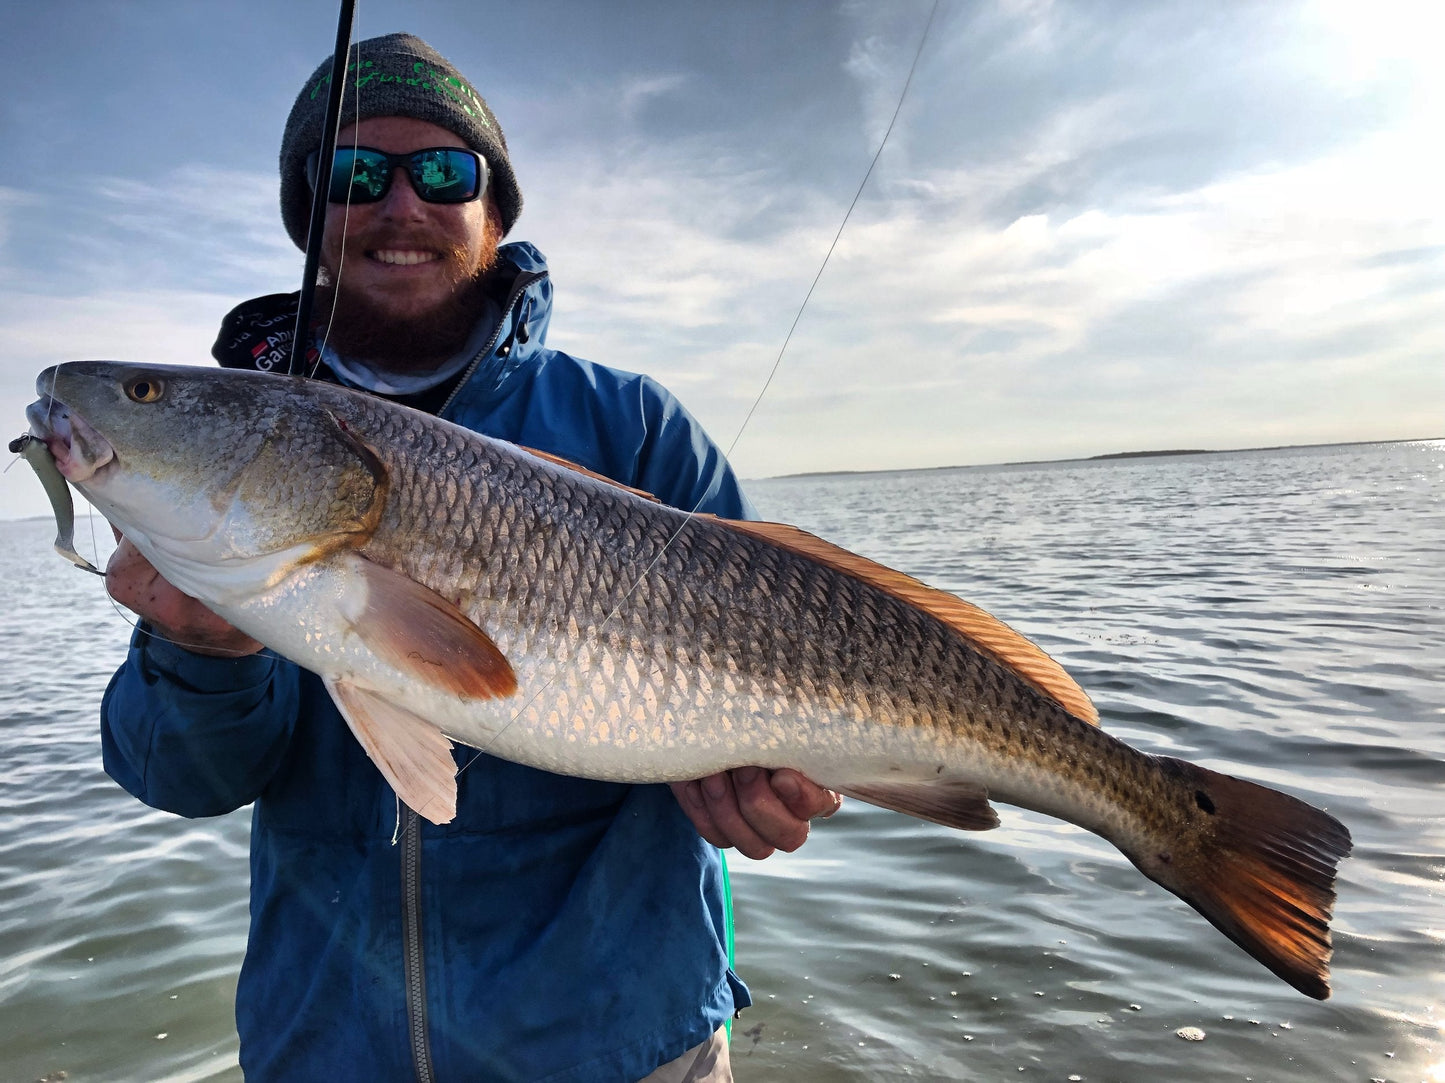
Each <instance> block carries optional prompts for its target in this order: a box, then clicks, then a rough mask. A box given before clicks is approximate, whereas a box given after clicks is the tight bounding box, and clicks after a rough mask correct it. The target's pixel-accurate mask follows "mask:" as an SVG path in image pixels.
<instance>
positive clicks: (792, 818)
mask: <svg viewBox="0 0 1445 1083" xmlns="http://www.w3.org/2000/svg"><path fill="white" fill-rule="evenodd" d="M732 781H733V787H734V790H735V791H736V794H737V803H738V808H739V810H740V811H741V812H742V815H743V819H744V820H745V821H746V822H747V824H748V826H749V827H751V828H752V829H753V831H754V832H755V833H756V834H757V836H758V837H759V838H761V839H763V840H764V841H765V842H766V843H767V844H768V845H769V846H772V847H776V848H777V849H779V850H783V851H786V852H787V853H792V852H793V851H794V850H796V849H797V848H798V847H799V846H801V845H803V843H805V842H807V841H808V817H806V816H797V815H795V814H794V813H793V812H792V810H791V809H789V808H788V806H787V805H785V804H784V803H783V802H782V801H781V800H780V799H779V797H778V794H777V792H776V791H775V790H774V789H773V787H772V785H771V772H768V771H764V770H762V769H760V768H757V767H740V768H738V769H737V770H736V771H734V772H733V773H732Z"/></svg>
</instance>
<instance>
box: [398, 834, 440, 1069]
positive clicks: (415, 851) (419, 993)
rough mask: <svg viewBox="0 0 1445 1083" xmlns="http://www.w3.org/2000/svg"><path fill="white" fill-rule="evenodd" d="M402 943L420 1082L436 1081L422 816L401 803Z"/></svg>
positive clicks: (413, 1057)
mask: <svg viewBox="0 0 1445 1083" xmlns="http://www.w3.org/2000/svg"><path fill="white" fill-rule="evenodd" d="M402 824H403V826H402V832H401V944H402V970H403V973H404V976H405V979H406V1023H407V1030H408V1032H409V1035H410V1038H411V1061H412V1066H413V1067H414V1068H415V1069H416V1078H417V1083H434V1081H435V1079H436V1076H435V1075H434V1074H433V1072H432V1063H431V1043H430V1041H429V1039H428V1037H427V1020H426V960H425V956H424V954H423V951H422V937H421V817H420V816H418V815H417V814H416V813H415V812H413V811H412V810H411V809H409V808H407V807H406V806H405V805H402Z"/></svg>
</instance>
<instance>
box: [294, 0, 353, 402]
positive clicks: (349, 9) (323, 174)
mask: <svg viewBox="0 0 1445 1083" xmlns="http://www.w3.org/2000/svg"><path fill="white" fill-rule="evenodd" d="M355 22H356V0H341V10H340V12H339V14H338V15H337V19H336V47H335V49H333V50H332V53H331V86H330V87H329V88H328V92H327V96H326V118H325V120H324V121H322V124H321V149H320V151H319V152H318V155H317V159H316V187H315V188H314V189H313V190H312V192H311V228H310V230H309V231H308V232H307V234H306V266H305V268H304V269H303V270H302V272H301V299H300V301H299V302H298V304H297V306H296V332H295V334H293V335H292V336H291V357H290V360H289V361H287V363H286V372H287V374H288V375H291V376H295V375H297V374H299V373H302V372H305V371H306V364H305V362H306V343H307V340H308V339H309V338H310V326H311V309H312V306H313V305H314V303H315V300H316V277H317V273H318V271H319V270H320V267H321V234H322V232H323V231H324V230H325V228H326V203H327V197H328V194H329V193H330V191H331V166H332V160H333V159H334V158H335V157H336V130H337V128H338V127H339V126H340V125H339V123H338V122H339V120H340V116H341V95H342V94H343V92H344V91H345V90H346V63H347V60H348V59H349V58H350V55H351V32H352V28H353V25H354V24H355Z"/></svg>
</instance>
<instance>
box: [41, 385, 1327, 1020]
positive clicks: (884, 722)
mask: <svg viewBox="0 0 1445 1083" xmlns="http://www.w3.org/2000/svg"><path fill="white" fill-rule="evenodd" d="M137 387H144V389H145V394H144V395H137V394H136V393H135V389H136V388H137ZM52 388H53V391H52V390H51V389H52ZM39 389H40V390H41V392H42V394H45V393H47V392H50V393H51V394H52V395H53V399H42V401H41V402H40V403H37V404H36V405H35V406H34V407H32V408H31V423H32V429H33V430H34V432H35V435H36V436H37V437H38V438H40V439H43V440H45V441H46V444H47V447H48V448H49V449H50V451H51V452H52V454H54V455H55V458H56V463H57V466H58V467H59V468H60V470H61V471H62V473H64V474H65V476H66V477H67V478H69V479H70V480H71V482H72V483H74V484H76V485H77V486H78V487H79V488H81V490H82V491H83V492H85V494H86V495H87V496H88V497H89V498H90V500H91V502H92V503H94V504H96V505H97V506H98V507H100V508H101V509H102V510H103V511H104V512H105V514H106V515H107V517H108V518H110V519H111V521H112V522H114V523H115V524H116V525H117V526H119V527H120V529H121V530H122V531H123V532H125V533H126V535H127V536H129V537H131V538H132V540H133V541H134V542H135V543H136V545H137V547H138V548H140V549H141V551H142V552H143V553H144V554H145V556H146V557H147V558H148V559H150V560H151V561H152V563H153V564H155V566H156V568H157V569H158V570H159V571H160V572H161V574H162V575H164V576H165V577H166V578H167V579H168V580H170V581H171V582H172V583H174V584H175V585H177V586H178V587H180V588H181V589H183V590H185V591H186V592H187V593H190V594H192V595H193V596H195V597H197V598H199V599H201V600H202V601H203V602H205V603H206V604H207V605H209V606H211V607H212V608H213V609H214V610H215V611H216V612H217V613H219V614H220V615H221V616H222V617H224V618H225V619H226V620H229V621H230V622H231V623H233V624H235V625H236V626H237V627H238V628H240V629H241V630H242V631H244V632H246V633H247V634H249V635H251V636H253V637H255V638H256V639H258V640H260V641H261V642H263V643H265V644H266V645H267V646H269V647H271V648H272V649H273V650H275V651H276V652H277V653H279V654H281V655H283V656H285V657H287V658H290V659H291V660H293V661H295V662H296V663H297V664H299V665H302V666H306V667H308V668H311V669H313V670H315V671H316V672H317V673H318V674H319V675H320V676H321V677H322V679H323V680H324V681H325V682H326V687H327V688H328V690H329V691H330V692H331V693H332V695H333V697H334V698H335V699H336V701H337V705H338V708H339V710H340V711H341V713H342V715H343V717H345V718H346V720H347V722H348V724H349V725H350V726H351V727H352V730H353V732H354V733H356V735H357V737H358V739H359V740H360V741H361V742H362V744H363V746H364V747H365V748H366V750H367V753H368V754H369V755H370V756H371V757H372V759H373V761H374V762H375V763H376V764H377V766H378V769H379V770H381V771H382V773H383V774H384V775H385V777H386V778H387V779H388V781H389V782H391V784H392V785H393V786H394V787H395V788H396V790H397V793H398V794H399V795H400V796H401V797H402V799H403V800H405V801H407V802H408V803H409V804H411V805H412V807H413V808H415V809H416V810H417V811H418V812H420V813H421V814H422V815H425V816H427V817H428V818H431V819H433V820H435V821H436V822H446V821H448V820H449V819H450V818H451V817H452V816H453V815H454V807H455V779H454V777H453V776H454V771H455V765H454V762H453V760H452V758H451V756H450V744H449V742H448V740H447V739H446V738H451V739H455V740H458V741H461V742H463V743H466V744H470V745H474V746H475V747H478V748H481V749H484V750H486V751H488V752H490V753H492V754H495V755H499V756H503V757H506V758H510V759H514V760H517V761H518V762H521V763H526V764H530V765H532V766H534V767H540V768H543V769H546V770H553V771H560V772H564V773H571V774H576V775H581V776H585V777H591V778H602V779H613V780H618V781H624V782H662V781H681V780H687V779H693V778H698V777H702V776H704V775H707V774H711V773H713V772H715V771H719V770H722V769H725V768H731V767H738V766H746V765H755V766H761V767H791V768H794V769H797V770H799V771H801V772H803V773H804V774H805V775H807V776H809V777H810V778H812V779H813V780H814V781H816V782H818V783H820V784H823V785H826V786H829V787H832V788H834V789H838V790H841V791H842V792H845V793H848V794H851V795H853V796H856V797H859V798H861V799H863V800H865V801H871V802H873V803H876V804H879V805H882V806H884V807H886V808H891V809H895V810H898V811H901V812H905V813H907V814H910V815H913V816H918V817H920V818H923V819H928V820H933V821H935V822H938V823H941V824H945V825H948V826H952V827H957V828H962V829H967V830H986V829H988V828H990V827H993V826H996V825H997V823H998V817H997V813H996V812H995V810H994V809H993V807H992V805H991V804H990V801H991V800H998V801H1004V802H1007V803H1010V804H1017V805H1020V806H1023V807H1026V808H1031V809H1035V810H1037V811H1040V812H1045V813H1048V814H1050V815H1054V816H1058V817H1060V818H1062V819H1065V820H1068V821H1070V822H1072V823H1075V824H1078V825H1080V826H1081V827H1084V828H1086V829H1088V830H1091V831H1094V832H1096V833H1098V834H1099V835H1101V836H1103V837H1104V838H1106V839H1108V840H1109V841H1110V842H1112V843H1113V844H1114V845H1115V846H1117V847H1118V848H1119V849H1120V850H1121V851H1122V852H1123V853H1124V855H1125V856H1126V857H1128V859H1129V860H1130V861H1131V862H1133V863H1134V865H1135V866H1136V867H1138V868H1139V869H1140V871H1142V872H1143V873H1144V874H1145V875H1146V876H1148V877H1149V878H1150V879H1152V880H1154V881H1156V882H1157V883H1159V884H1161V885H1163V886H1164V887H1166V888H1167V889H1168V890H1170V891H1172V892H1174V893H1175V894H1176V895H1178V896H1179V897H1180V898H1182V899H1184V900H1185V901H1186V902H1188V903H1189V904H1190V905H1191V906H1193V907H1194V908H1195V909H1197V910H1198V911H1199V912H1200V913H1201V914H1203V915H1204V916H1205V917H1206V918H1207V919H1208V920H1209V921H1210V922H1212V923H1213V924H1214V925H1215V926H1216V927H1217V928H1219V929H1220V930H1222V931H1223V932H1224V933H1225V934H1226V935H1228V936H1229V937H1230V938H1231V939H1233V940H1234V941H1235V942H1236V943H1238V944H1239V945H1240V946H1242V947H1243V948H1244V949H1245V950H1246V951H1248V952H1250V953H1251V954H1252V955H1254V956H1255V957H1256V958H1257V959H1259V960H1260V961H1261V962H1262V963H1264V965H1265V966H1267V967H1268V968H1269V969H1270V970H1272V971H1273V972H1274V973H1275V974H1277V975H1279V976H1280V977H1281V978H1283V979H1284V980H1286V981H1288V982H1289V983H1290V984H1292V985H1293V986H1295V988H1297V989H1299V990H1301V991H1302V992H1305V993H1307V994H1308V995H1310V996H1315V997H1324V996H1327V995H1328V993H1329V985H1328V963H1329V958H1330V953H1331V942H1330V933H1329V927H1328V921H1329V918H1330V914H1331V912H1332V908H1333V904H1334V875H1335V866H1336V864H1337V862H1338V861H1339V860H1340V859H1342V858H1343V857H1344V856H1345V855H1346V854H1347V853H1348V852H1349V849H1350V839H1349V834H1348V832H1347V831H1346V830H1345V828H1344V827H1343V826H1342V825H1341V824H1339V823H1338V821H1336V820H1335V819H1334V818H1333V817H1331V816H1329V815H1328V814H1327V813H1325V812H1323V811H1321V810H1318V809H1315V808H1312V807H1311V806H1309V805H1307V804H1305V803H1304V802H1302V801H1299V800H1297V799H1296V798H1293V797H1290V796H1288V795H1286V794H1283V793H1280V792H1278V791H1276V790H1272V789H1269V788H1267V787H1263V786H1259V785H1256V784H1254V783H1250V782H1247V781H1244V780H1242V779H1236V778H1232V777H1231V776H1228V775H1222V774H1219V773H1217V772H1212V771H1207V770H1205V769H1203V768H1201V767H1198V766H1197V765H1194V764H1191V763H1188V762H1186V761H1183V760H1176V759H1172V758H1169V757H1162V756H1153V755H1148V754H1146V753H1143V752H1140V751H1138V750H1136V749H1134V748H1131V747H1130V746H1128V745H1127V744H1125V743H1124V742H1122V741H1119V740H1117V739H1116V738H1114V737H1112V736H1110V735H1109V734H1107V733H1105V732H1104V731H1103V730H1101V729H1100V728H1099V727H1098V725H1097V721H1098V714H1097V711H1096V710H1095V708H1094V707H1093V705H1092V704H1091V703H1090V702H1089V700H1088V697H1087V696H1086V695H1085V694H1084V693H1083V691H1082V690H1081V689H1079V688H1078V686H1077V685H1076V684H1075V683H1074V682H1073V681H1072V679H1070V678H1069V677H1068V675H1067V674H1065V673H1064V672H1063V670H1062V669H1061V668H1060V667H1059V666H1058V664H1057V663H1056V662H1054V661H1053V660H1052V659H1050V658H1048V656H1047V655H1045V654H1043V652H1042V651H1040V650H1039V649H1038V648H1037V647H1035V646H1034V645H1033V644H1031V643H1029V642H1028V641H1027V640H1025V639H1024V638H1023V637H1022V636H1019V635H1018V634H1017V633H1016V632H1014V631H1012V630H1011V629H1009V628H1008V627H1007V626H1006V625H1003V624H1002V623H1000V622H998V621H997V620H995V619H994V618H992V617H990V616H989V615H988V614H986V613H983V612H982V611H981V610H978V609H976V608H974V607H972V606H969V605H968V604H967V603H965V602H962V601H961V600H959V599H957V598H955V597H954V596H952V595H948V594H945V593H943V592H940V591H934V590H931V589H930V588H928V587H926V586H925V585H923V584H922V583H919V582H918V581H917V580H914V579H911V578H909V577H907V576H904V575H902V574H900V573H898V572H894V571H892V570H890V569H887V568H883V567H882V566H880V565H877V564H874V563H872V562H870V561H867V560H865V559H864V558H861V557H858V556H856V555H854V554H851V553H848V552H846V551H844V550H841V549H838V548H836V547H834V546H830V545H829V544H828V543H826V542H823V541H821V540H820V539H817V538H814V537H812V536H810V535H807V534H805V533H803V532H802V531H798V530H796V529H794V528H791V527H786V526H782V525H778V524H758V523H734V522H727V521H723V520H717V519H713V518H711V517H708V516H688V515H686V514H684V513H683V512H680V511H677V510H675V509H671V508H667V507H664V506H662V505H660V504H658V503H656V502H654V501H650V500H648V499H646V498H645V497H644V496H641V495H638V494H636V493H634V492H632V491H629V490H626V489H624V488H622V487H619V486H615V485H613V484H610V483H608V482H606V481H605V480H603V479H598V478H596V477H594V476H590V475H588V474H587V473H586V472H585V471H582V470H580V468H573V467H570V466H569V465H567V464H562V463H558V462H556V461H553V460H551V459H549V458H548V457H546V456H541V457H539V456H537V455H533V454H531V453H528V452H526V451H524V450H521V449H518V448H516V447H513V446H512V445H509V444H505V443H501V442H498V441H494V440H490V439H488V438H486V437H485V436H481V435H478V434H476V433H471V432H468V431H466V430H463V429H460V428H458V427H456V426H454V425H451V424H449V423H447V422H445V421H442V420H439V419H437V418H434V417H430V416H427V415H425V414H420V413H417V412H415V411H411V410H408V409H406V408H404V407H400V406H397V405H395V404H392V403H388V402H385V401H382V400H379V399H376V398H372V397H369V396H365V395H362V394H359V393H356V392H351V391H348V390H346V389H343V388H338V387H334V386H330V385H324V384H317V383H313V382H310V381H303V380H300V379H297V378H288V377H273V376H267V375H264V374H257V373H249V372H236V371H215V370H197V369H177V368H166V367H160V366H139V367H128V366H123V365H115V364H110V363H104V362H86V363H77V364H73V365H65V366H61V367H59V368H57V369H54V370H50V371H48V372H46V373H44V374H42V376H41V379H40V384H39ZM62 416H63V417H65V418H68V419H69V421H68V423H67V425H68V427H66V426H58V425H57V424H55V423H53V419H54V418H56V417H62ZM199 464H205V465H204V466H201V465H199ZM443 735H446V736H445V737H443Z"/></svg>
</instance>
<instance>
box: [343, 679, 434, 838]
mask: <svg viewBox="0 0 1445 1083" xmlns="http://www.w3.org/2000/svg"><path fill="white" fill-rule="evenodd" d="M326 690H327V691H328V692H330V693H331V698H332V699H333V700H335V701H336V706H337V708H338V709H339V710H340V711H341V717H343V718H344V719H346V724H347V725H348V726H350V727H351V732H352V733H353V734H354V735H355V737H356V739H357V740H358V741H360V742H361V747H362V748H364V749H366V754H367V755H368V756H370V757H371V762H372V763H374V764H376V767H377V770H379V771H380V772H381V773H382V775H383V777H385V779H386V781H387V782H388V783H390V784H391V788H392V789H393V790H395V791H396V795H397V796H398V797H399V798H401V799H402V801H403V802H405V803H406V806H407V807H408V808H410V809H412V810H413V811H415V812H416V814H417V815H418V816H422V817H425V818H426V819H428V820H430V821H431V822H432V823H434V824H445V823H450V822H451V821H452V820H453V819H454V818H455V817H456V814H457V779H456V773H457V765H456V763H455V762H454V761H453V760H452V743H451V741H450V740H448V739H447V737H446V736H445V735H444V734H443V733H442V732H441V730H439V729H437V728H436V727H435V726H433V725H432V724H431V723H430V722H427V721H426V720H425V719H423V718H419V717H418V716H417V715H414V714H412V713H411V712H410V711H408V710H407V709H406V708H404V707H398V706H397V705H396V704H394V703H392V702H390V701H389V700H386V699H383V698H382V697H381V696H379V695H377V694H376V693H375V692H373V691H371V690H370V689H367V688H362V687H361V686H359V685H356V684H353V683H351V682H350V681H342V680H336V679H334V678H327V679H326Z"/></svg>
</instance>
